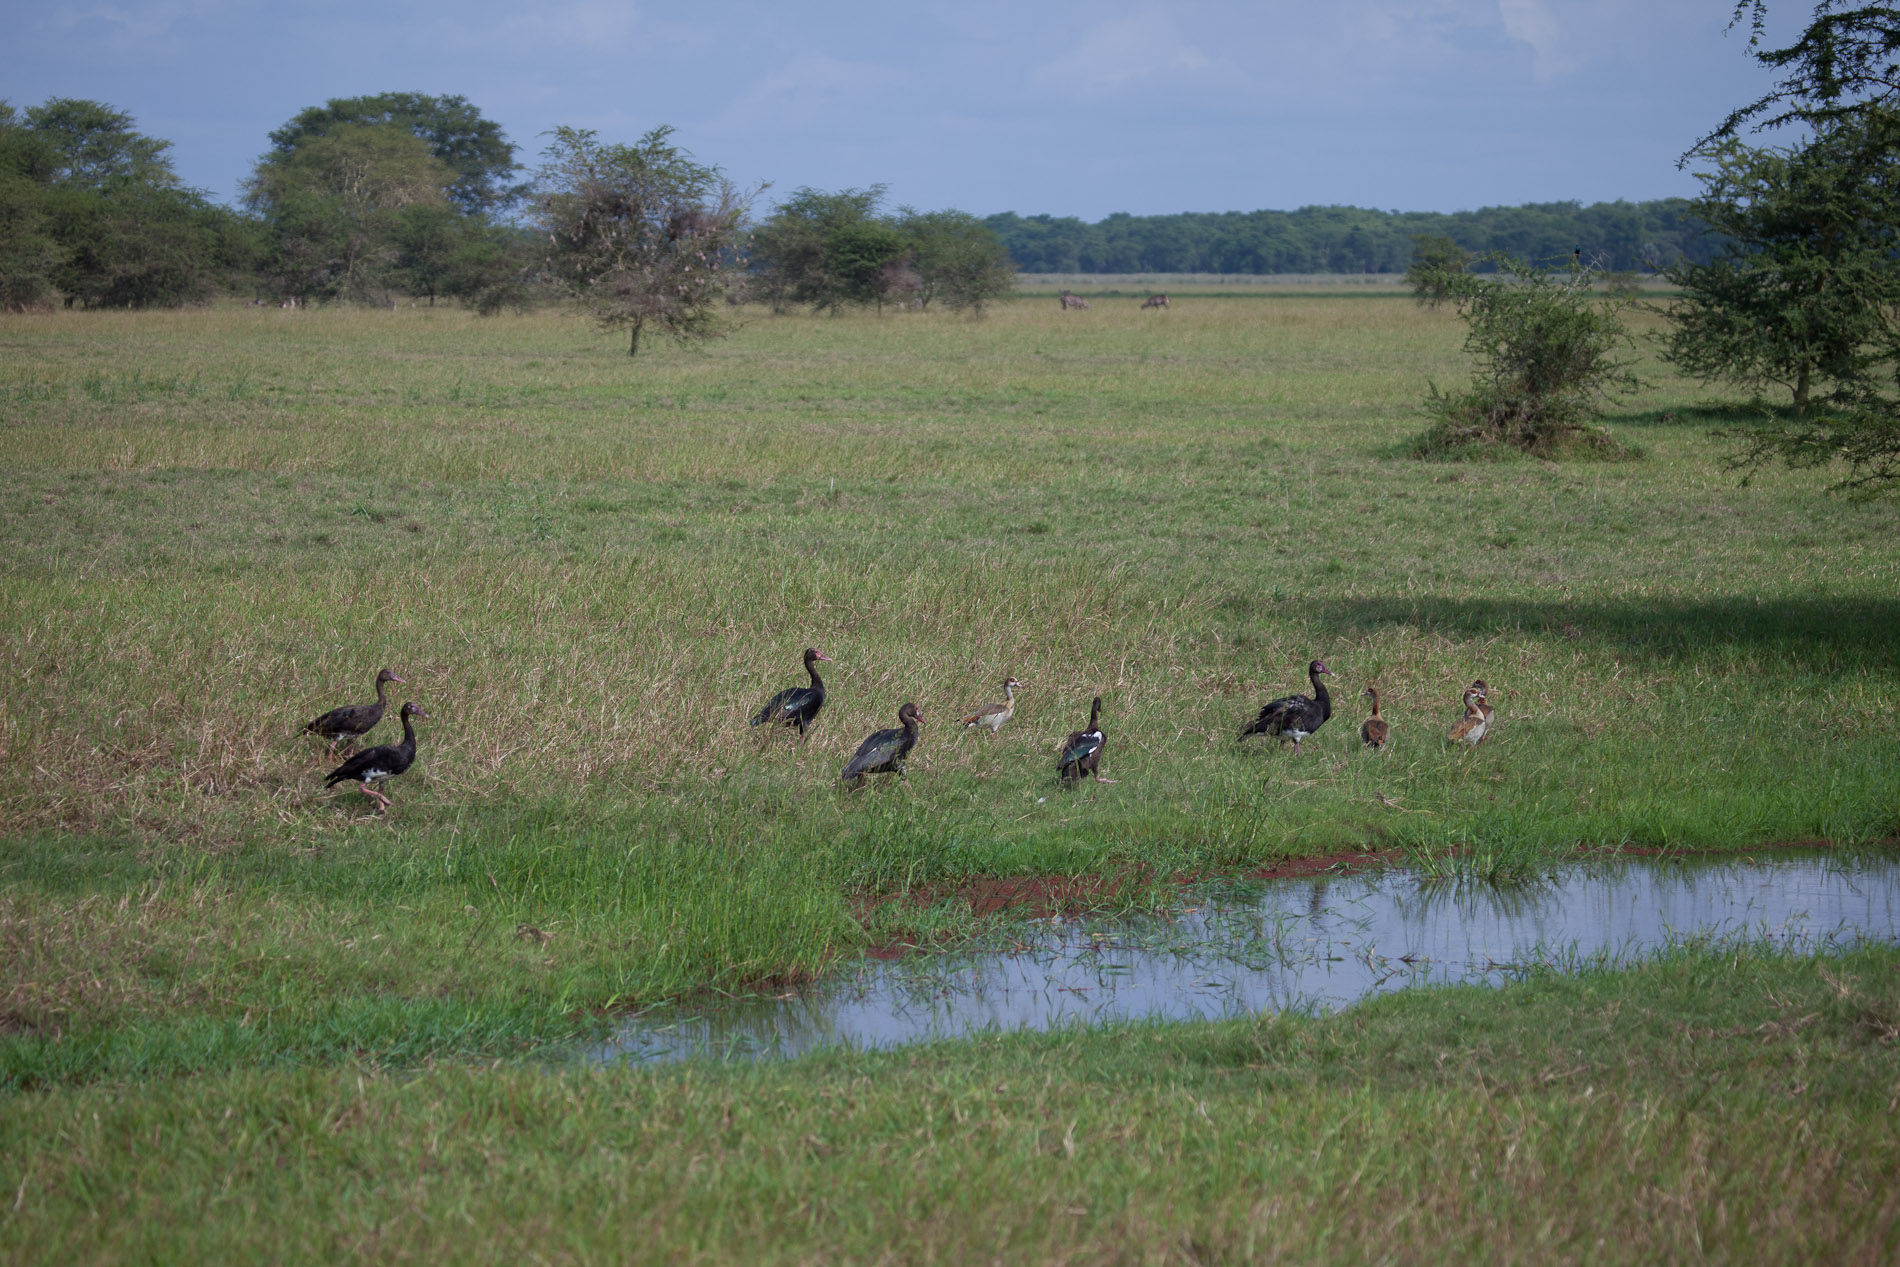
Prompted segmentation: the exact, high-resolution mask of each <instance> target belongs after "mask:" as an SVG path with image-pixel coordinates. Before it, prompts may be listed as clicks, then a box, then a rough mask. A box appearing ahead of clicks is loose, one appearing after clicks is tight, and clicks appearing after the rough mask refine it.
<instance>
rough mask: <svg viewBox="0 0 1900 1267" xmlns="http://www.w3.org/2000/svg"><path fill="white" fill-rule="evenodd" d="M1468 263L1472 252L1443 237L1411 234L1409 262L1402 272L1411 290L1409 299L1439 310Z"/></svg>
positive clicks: (1432, 234) (1437, 234) (1433, 234)
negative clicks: (1439, 306)
mask: <svg viewBox="0 0 1900 1267" xmlns="http://www.w3.org/2000/svg"><path fill="white" fill-rule="evenodd" d="M1470 263H1471V252H1469V251H1467V250H1465V249H1464V248H1463V247H1462V246H1459V245H1458V244H1457V243H1456V242H1454V241H1452V240H1451V239H1450V238H1448V237H1446V236H1445V235H1444V234H1442V233H1417V234H1413V235H1412V263H1411V266H1410V267H1409V268H1407V269H1406V270H1405V282H1406V285H1408V286H1410V287H1411V288H1412V298H1414V299H1416V300H1418V301H1419V302H1420V303H1421V304H1426V305H1428V306H1430V307H1433V308H1436V307H1438V305H1440V304H1442V303H1444V302H1445V301H1447V300H1449V299H1450V298H1451V297H1452V291H1453V288H1454V287H1455V286H1456V285H1457V284H1458V278H1460V277H1462V276H1463V275H1464V272H1465V268H1466V267H1467V266H1468V265H1469V264H1470Z"/></svg>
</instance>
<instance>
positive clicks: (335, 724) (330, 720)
mask: <svg viewBox="0 0 1900 1267" xmlns="http://www.w3.org/2000/svg"><path fill="white" fill-rule="evenodd" d="M400 681H402V679H401V678H399V677H397V676H396V675H395V674H394V673H391V672H390V671H389V670H388V669H384V670H383V671H382V672H380V673H378V674H377V675H376V702H375V703H374V704H345V705H344V706H343V707H342V708H333V709H331V710H330V711H329V712H327V713H325V714H324V715H323V716H321V717H319V718H317V719H316V720H315V721H313V722H311V723H310V724H309V725H308V726H305V727H304V733H305V734H308V735H320V736H322V737H323V738H325V739H328V740H329V741H330V751H331V752H332V753H334V752H335V751H336V746H337V745H338V744H339V743H342V742H343V741H344V740H348V741H349V742H350V743H352V744H354V743H355V742H356V741H357V740H358V739H361V738H362V737H363V736H364V735H367V734H368V733H369V732H370V731H372V730H374V729H376V723H377V722H379V721H381V720H382V719H383V710H384V709H385V708H388V707H389V698H388V696H387V695H385V694H384V692H385V691H386V690H388V683H390V682H400Z"/></svg>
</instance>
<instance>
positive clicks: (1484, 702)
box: [1471, 678, 1496, 726]
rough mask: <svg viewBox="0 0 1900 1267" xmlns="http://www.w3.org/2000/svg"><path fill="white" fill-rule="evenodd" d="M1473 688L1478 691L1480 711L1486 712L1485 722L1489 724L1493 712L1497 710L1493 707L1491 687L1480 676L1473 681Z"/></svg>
mask: <svg viewBox="0 0 1900 1267" xmlns="http://www.w3.org/2000/svg"><path fill="white" fill-rule="evenodd" d="M1471 689H1472V690H1474V691H1476V692H1477V693H1478V711H1479V712H1481V713H1483V714H1484V722H1485V725H1487V726H1488V725H1490V724H1491V714H1492V713H1493V712H1495V711H1496V710H1495V709H1493V708H1492V707H1491V688H1490V687H1488V686H1486V685H1485V684H1484V679H1483V678H1478V679H1477V680H1475V681H1474V682H1472V684H1471Z"/></svg>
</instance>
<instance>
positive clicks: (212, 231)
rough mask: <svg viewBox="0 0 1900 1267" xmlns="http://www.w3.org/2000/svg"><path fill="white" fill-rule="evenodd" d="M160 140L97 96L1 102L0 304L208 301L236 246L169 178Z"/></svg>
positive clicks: (226, 225) (215, 213) (224, 219)
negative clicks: (59, 299)
mask: <svg viewBox="0 0 1900 1267" xmlns="http://www.w3.org/2000/svg"><path fill="white" fill-rule="evenodd" d="M170 148H171V142H169V141H164V140H160V139H158V138H155V137H149V136H145V135H142V134H141V133H139V132H138V131H137V130H136V128H135V127H134V125H133V119H132V116H131V115H129V114H127V113H125V112H124V111H122V110H115V109H113V108H112V107H111V106H108V105H104V104H102V103H100V102H97V101H83V100H78V99H75V98H70V97H54V98H51V99H49V100H48V101H46V102H45V103H44V104H43V105H38V106H31V107H28V108H27V109H26V110H25V111H23V112H18V113H16V112H15V111H14V110H13V108H12V107H11V106H9V105H7V104H6V103H4V102H0V304H4V305H5V306H7V307H10V308H30V307H39V306H43V305H45V304H46V303H47V301H48V300H49V299H50V298H52V296H53V295H54V294H56V293H57V294H59V295H61V296H63V297H64V299H65V301H66V303H68V304H82V305H85V306H87V307H105V306H110V307H134V308H144V307H169V306H176V305H179V304H183V303H190V302H193V301H196V300H200V299H204V298H206V297H208V296H209V295H210V294H211V293H212V291H213V290H214V289H215V288H216V285H217V283H218V282H219V280H221V276H222V274H224V273H225V272H227V271H229V270H230V269H231V268H233V267H234V266H235V265H236V264H237V262H238V257H239V256H241V255H242V254H243V253H244V252H243V250H242V249H241V248H242V245H243V244H242V241H241V240H242V239H243V237H244V234H243V232H242V231H241V227H240V225H239V224H238V222H237V220H236V217H234V216H232V215H231V214H230V213H229V212H228V211H226V210H225V209H224V208H222V207H217V206H214V205H213V204H212V203H211V202H210V201H209V200H208V199H207V198H205V196H204V195H203V194H201V193H199V192H197V191H195V190H191V189H186V188H184V187H182V186H181V185H180V184H179V182H178V177H177V175H176V173H174V172H173V170H172V167H171V160H170V159H169V157H167V151H168V150H169V149H170Z"/></svg>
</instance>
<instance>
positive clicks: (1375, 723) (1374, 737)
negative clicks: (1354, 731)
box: [1359, 686, 1392, 748]
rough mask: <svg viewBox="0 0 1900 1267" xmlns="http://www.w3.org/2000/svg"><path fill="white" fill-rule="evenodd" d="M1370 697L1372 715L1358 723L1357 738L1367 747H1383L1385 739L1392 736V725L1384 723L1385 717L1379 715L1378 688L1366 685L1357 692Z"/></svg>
mask: <svg viewBox="0 0 1900 1267" xmlns="http://www.w3.org/2000/svg"><path fill="white" fill-rule="evenodd" d="M1359 693H1360V694H1361V695H1370V696H1371V697H1372V716H1370V717H1368V718H1366V719H1365V720H1364V721H1363V722H1361V723H1359V738H1360V739H1362V740H1364V741H1365V745H1366V747H1368V748H1383V747H1385V741H1386V740H1387V739H1390V738H1391V737H1392V727H1390V726H1388V725H1386V721H1385V718H1383V717H1381V716H1379V688H1378V687H1376V686H1368V687H1367V688H1366V689H1365V690H1363V691H1361V692H1359Z"/></svg>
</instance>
